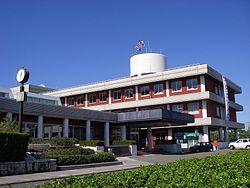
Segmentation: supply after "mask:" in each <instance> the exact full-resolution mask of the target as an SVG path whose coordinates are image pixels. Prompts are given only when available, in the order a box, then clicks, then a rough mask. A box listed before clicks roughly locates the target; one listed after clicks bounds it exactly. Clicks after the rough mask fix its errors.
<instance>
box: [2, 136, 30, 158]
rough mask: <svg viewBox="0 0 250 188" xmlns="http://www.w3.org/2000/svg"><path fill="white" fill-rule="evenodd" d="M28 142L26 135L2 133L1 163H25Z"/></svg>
mask: <svg viewBox="0 0 250 188" xmlns="http://www.w3.org/2000/svg"><path fill="white" fill-rule="evenodd" d="M28 142H29V135H28V134H26V133H15V132H0V162H9V161H23V160H24V158H25V152H26V150H27V149H28Z"/></svg>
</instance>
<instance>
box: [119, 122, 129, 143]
mask: <svg viewBox="0 0 250 188" xmlns="http://www.w3.org/2000/svg"><path fill="white" fill-rule="evenodd" d="M120 130H121V140H122V141H124V140H126V133H127V130H126V125H122V126H120Z"/></svg>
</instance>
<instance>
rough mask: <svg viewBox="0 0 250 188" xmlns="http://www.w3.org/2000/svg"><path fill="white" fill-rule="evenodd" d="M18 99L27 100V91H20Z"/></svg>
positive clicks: (18, 100)
mask: <svg viewBox="0 0 250 188" xmlns="http://www.w3.org/2000/svg"><path fill="white" fill-rule="evenodd" d="M16 101H17V102H24V101H27V93H26V92H24V91H22V92H18V93H17V95H16Z"/></svg>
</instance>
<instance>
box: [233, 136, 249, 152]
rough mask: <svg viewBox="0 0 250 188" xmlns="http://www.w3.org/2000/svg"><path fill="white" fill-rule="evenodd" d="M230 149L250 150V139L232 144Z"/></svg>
mask: <svg viewBox="0 0 250 188" xmlns="http://www.w3.org/2000/svg"><path fill="white" fill-rule="evenodd" d="M229 148H230V149H231V150H234V149H250V139H249V138H246V139H239V140H237V141H236V142H230V144H229Z"/></svg>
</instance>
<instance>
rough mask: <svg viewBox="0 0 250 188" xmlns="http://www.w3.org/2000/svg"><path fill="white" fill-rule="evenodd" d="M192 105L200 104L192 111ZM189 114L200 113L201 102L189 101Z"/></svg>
mask: <svg viewBox="0 0 250 188" xmlns="http://www.w3.org/2000/svg"><path fill="white" fill-rule="evenodd" d="M191 105H192V106H193V107H194V105H197V106H198V109H197V110H195V111H194V108H193V110H192V111H190V107H191ZM187 106H188V114H192V115H194V114H199V108H200V104H199V103H198V102H192V103H188V105H187Z"/></svg>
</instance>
